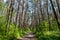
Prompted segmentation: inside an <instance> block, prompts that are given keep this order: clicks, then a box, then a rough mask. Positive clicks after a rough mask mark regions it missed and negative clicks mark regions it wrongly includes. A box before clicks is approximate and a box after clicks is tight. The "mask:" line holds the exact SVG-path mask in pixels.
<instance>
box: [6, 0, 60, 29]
mask: <svg viewBox="0 0 60 40" xmlns="http://www.w3.org/2000/svg"><path fill="white" fill-rule="evenodd" d="M49 1H50V3H51V6H50V7H52V10H53V13H50V12H49V11H48V10H49V9H48V7H49V4H48V0H44V1H43V0H33V1H32V2H33V4H32V5H33V8H32V9H33V10H32V11H31V12H29V7H30V6H29V0H8V1H7V3H8V6H7V7H8V8H7V14H6V15H7V16H6V19H7V25H6V26H7V28H8V26H10V24H11V22H12V17H13V13H14V17H13V18H14V20H15V21H14V20H13V21H14V23H15V25H16V26H18V27H23V28H24V27H26V26H32V27H34V28H35V27H36V26H37V25H38V24H39V25H40V24H41V22H42V21H43V23H44V22H45V21H46V22H48V25H49V30H50V28H51V24H52V22H51V21H52V20H54V19H55V20H56V22H57V24H58V28H59V29H60V23H59V20H58V19H59V18H58V15H57V13H56V10H55V8H54V5H53V2H52V0H49ZM56 4H57V7H58V11H59V13H60V6H59V1H58V0H56ZM16 5H17V6H16ZM50 9H51V8H50ZM30 10H31V9H30ZM52 15H53V16H54V19H53V17H51V16H52ZM29 23H30V24H29ZM43 25H44V26H45V23H44V24H43Z"/></svg>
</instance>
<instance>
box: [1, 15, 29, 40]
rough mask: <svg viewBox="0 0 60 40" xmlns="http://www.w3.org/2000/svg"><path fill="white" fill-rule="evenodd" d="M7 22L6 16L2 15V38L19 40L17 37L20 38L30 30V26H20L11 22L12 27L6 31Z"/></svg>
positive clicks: (3, 39)
mask: <svg viewBox="0 0 60 40" xmlns="http://www.w3.org/2000/svg"><path fill="white" fill-rule="evenodd" d="M6 24H7V22H6V20H5V17H4V16H0V40H17V38H20V37H22V36H23V35H25V34H26V33H27V32H29V28H24V29H23V28H18V27H17V26H16V25H14V24H10V27H8V32H5V31H6Z"/></svg>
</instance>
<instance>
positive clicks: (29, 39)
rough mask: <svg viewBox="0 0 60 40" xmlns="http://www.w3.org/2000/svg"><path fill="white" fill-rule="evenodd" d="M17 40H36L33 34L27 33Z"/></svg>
mask: <svg viewBox="0 0 60 40" xmlns="http://www.w3.org/2000/svg"><path fill="white" fill-rule="evenodd" d="M18 40H37V38H36V37H35V35H34V33H33V32H28V33H27V34H25V35H24V36H23V37H21V38H19V39H18Z"/></svg>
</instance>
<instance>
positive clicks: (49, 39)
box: [32, 21, 60, 40]
mask: <svg viewBox="0 0 60 40" xmlns="http://www.w3.org/2000/svg"><path fill="white" fill-rule="evenodd" d="M50 28H51V30H49V24H48V22H46V21H42V22H41V23H40V24H39V25H37V26H36V28H35V29H34V30H32V31H33V32H34V33H35V35H36V38H37V40H60V31H59V29H58V26H57V24H56V22H55V21H53V23H52V25H51V27H50Z"/></svg>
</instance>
